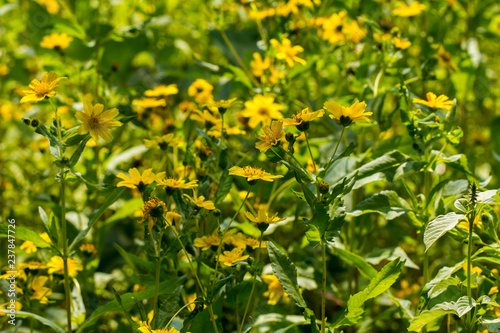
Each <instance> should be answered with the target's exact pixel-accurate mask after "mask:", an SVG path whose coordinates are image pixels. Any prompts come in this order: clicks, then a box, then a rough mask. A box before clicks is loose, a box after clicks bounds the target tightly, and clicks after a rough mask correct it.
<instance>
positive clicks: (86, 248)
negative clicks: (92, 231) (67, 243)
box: [80, 243, 97, 258]
mask: <svg viewBox="0 0 500 333" xmlns="http://www.w3.org/2000/svg"><path fill="white" fill-rule="evenodd" d="M80 251H82V252H84V253H90V254H93V255H94V257H96V258H97V249H96V248H95V246H94V244H90V243H85V244H82V245H80Z"/></svg>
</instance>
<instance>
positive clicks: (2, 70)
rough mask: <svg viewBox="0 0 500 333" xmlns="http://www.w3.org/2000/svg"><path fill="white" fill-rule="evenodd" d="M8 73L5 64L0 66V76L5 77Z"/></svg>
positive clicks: (8, 70)
mask: <svg viewBox="0 0 500 333" xmlns="http://www.w3.org/2000/svg"><path fill="white" fill-rule="evenodd" d="M9 73H10V69H9V67H8V66H7V65H6V64H0V76H5V75H7V74H9Z"/></svg>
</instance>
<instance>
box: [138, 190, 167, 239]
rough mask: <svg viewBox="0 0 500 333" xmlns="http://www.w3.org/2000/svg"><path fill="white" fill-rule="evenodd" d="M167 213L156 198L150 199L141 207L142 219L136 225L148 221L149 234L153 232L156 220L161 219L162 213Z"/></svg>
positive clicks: (165, 207)
mask: <svg viewBox="0 0 500 333" xmlns="http://www.w3.org/2000/svg"><path fill="white" fill-rule="evenodd" d="M166 211H167V206H166V205H165V203H164V202H163V201H161V200H160V199H158V198H151V199H150V200H149V201H148V202H146V203H145V204H144V207H142V219H141V220H140V221H138V223H141V224H142V223H144V221H146V220H148V229H149V232H151V230H153V226H154V225H155V224H156V222H157V221H158V219H161V218H163V213H165V212H166Z"/></svg>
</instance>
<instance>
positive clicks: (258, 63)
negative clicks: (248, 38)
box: [250, 52, 271, 77]
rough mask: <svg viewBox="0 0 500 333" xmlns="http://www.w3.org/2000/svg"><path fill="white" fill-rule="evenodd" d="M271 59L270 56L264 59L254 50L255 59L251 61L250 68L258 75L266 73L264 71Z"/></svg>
mask: <svg viewBox="0 0 500 333" xmlns="http://www.w3.org/2000/svg"><path fill="white" fill-rule="evenodd" d="M270 64H271V60H270V59H269V58H268V57H265V58H264V59H262V56H261V55H260V53H258V52H254V54H253V60H252V61H250V68H251V69H252V74H253V75H255V76H256V77H261V76H263V75H264V71H265V70H266V69H268V68H269V66H270Z"/></svg>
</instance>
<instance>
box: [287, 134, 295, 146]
mask: <svg viewBox="0 0 500 333" xmlns="http://www.w3.org/2000/svg"><path fill="white" fill-rule="evenodd" d="M285 139H286V141H288V142H289V143H291V144H292V145H293V144H294V143H295V135H293V133H290V132H288V133H286V135H285Z"/></svg>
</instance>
